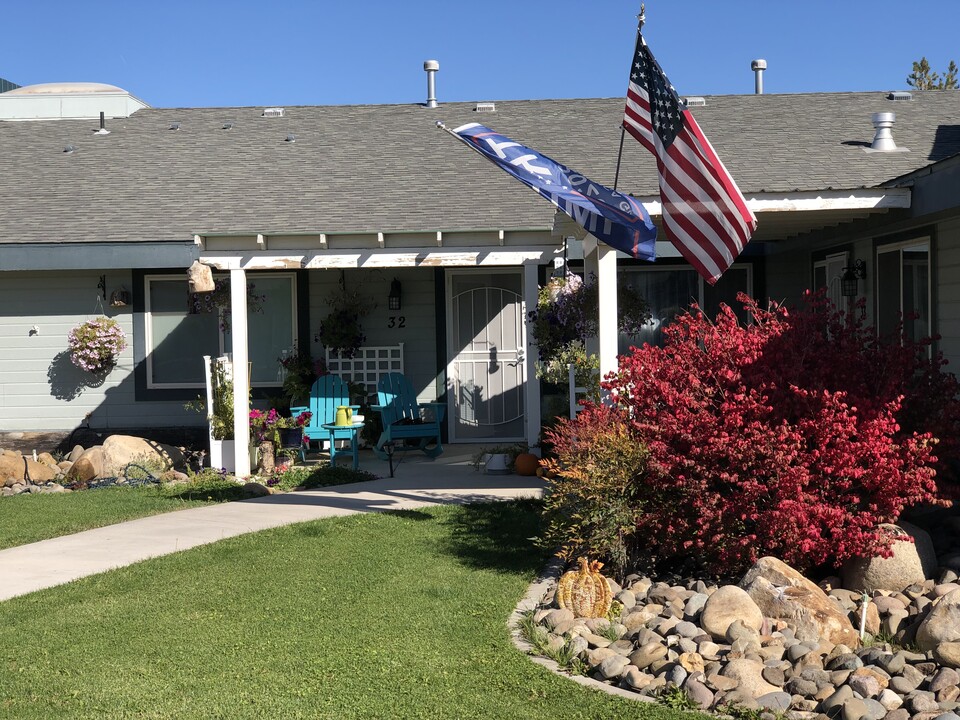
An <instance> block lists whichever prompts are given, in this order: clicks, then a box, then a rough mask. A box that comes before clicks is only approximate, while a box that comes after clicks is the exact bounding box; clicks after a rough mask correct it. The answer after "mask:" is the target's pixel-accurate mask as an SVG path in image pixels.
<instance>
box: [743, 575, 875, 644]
mask: <svg viewBox="0 0 960 720" xmlns="http://www.w3.org/2000/svg"><path fill="white" fill-rule="evenodd" d="M764 560H773V558H764ZM776 562H777V563H779V564H780V565H782V566H783V568H785V569H786V570H788V571H790V573H792V574H793V575H792V577H791V576H788V577H787V578H784V579H786V580H788V582H787V584H786V585H774V584H773V583H772V582H771V581H770V580H769V579H768V578H766V577H765V576H763V575H760V574H753V572H754V571H753V570H751V571H750V572H749V573H747V576H746V577H745V578H744V579H745V580H746V579H747V578H751V577H752V579H750V581H749V582H748V583H747V585H746V591H747V593H748V594H749V595H750V597H751V598H752V599H753V600H754V602H755V603H756V604H757V606H758V607H759V608H760V610H761V611H762V612H763V614H764V615H766V616H767V617H771V618H780V619H783V620H786V621H787V622H788V623H789V624H790V625H791V626H792V627H794V628H795V629H796V635H797V639H799V640H802V641H804V642H819V641H820V639H821V638H822V639H825V640H829V641H830V642H832V643H835V644H844V645H848V646H849V647H858V646H859V645H860V637H859V635H858V634H857V631H856V630H854V629H853V625H851V624H850V620H848V619H847V616H846V614H845V613H844V612H843V610H841V609H840V608H839V607H837V605H835V604H834V603H833V601H831V600H830V598H828V597H827V596H826V594H824V592H823V590H821V589H820V588H818V587H817V586H816V585H814V584H813V583H812V582H810V581H809V580H807V579H806V578H804V577H803V576H802V575H800V574H799V573H797V572H796V571H795V570H793V568H791V567H789V566H788V565H786V564H784V563H780V561H779V560H777V561H776ZM755 567H756V566H755ZM780 574H781V573H776V575H780ZM794 583H795V584H794Z"/></svg>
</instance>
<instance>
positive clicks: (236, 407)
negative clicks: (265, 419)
mask: <svg viewBox="0 0 960 720" xmlns="http://www.w3.org/2000/svg"><path fill="white" fill-rule="evenodd" d="M230 327H231V337H232V338H233V348H232V350H233V438H234V443H233V452H234V462H235V465H234V467H235V468H236V474H237V477H239V478H243V477H248V476H249V475H250V372H249V367H248V366H247V363H248V361H249V351H248V346H247V273H246V272H245V271H244V269H243V268H233V269H231V270H230Z"/></svg>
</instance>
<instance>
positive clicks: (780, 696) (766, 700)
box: [757, 692, 791, 712]
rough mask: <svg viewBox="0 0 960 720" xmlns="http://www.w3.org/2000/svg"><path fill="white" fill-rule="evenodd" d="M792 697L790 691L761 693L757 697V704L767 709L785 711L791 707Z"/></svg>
mask: <svg viewBox="0 0 960 720" xmlns="http://www.w3.org/2000/svg"><path fill="white" fill-rule="evenodd" d="M790 703H791V697H790V694H789V693H785V692H772V693H767V694H766V695H761V696H760V697H758V698H757V705H759V706H760V707H762V708H765V709H767V710H773V711H775V712H784V711H786V710H788V709H789V708H790Z"/></svg>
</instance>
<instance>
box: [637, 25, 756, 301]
mask: <svg viewBox="0 0 960 720" xmlns="http://www.w3.org/2000/svg"><path fill="white" fill-rule="evenodd" d="M623 127H624V129H625V130H626V131H627V132H628V133H630V134H631V135H633V137H635V138H636V139H637V140H638V141H639V142H640V144H641V145H643V146H644V147H645V148H647V149H648V150H649V151H650V152H652V153H653V154H654V156H655V157H656V158H657V170H658V172H659V175H660V178H659V179H660V202H661V204H662V207H663V210H662V212H663V228H664V231H665V232H666V234H667V237H668V238H669V239H670V242H672V243H673V244H674V246H675V247H676V248H677V249H678V250H679V251H680V253H681V254H682V255H683V256H684V257H685V258H686V259H687V261H689V262H690V264H691V265H693V266H694V267H695V268H696V269H697V272H699V273H700V275H702V276H703V278H704V279H705V280H706V281H707V282H708V283H710V284H711V285H712V284H713V283H715V282H716V281H717V279H718V278H719V277H720V276H721V275H722V274H723V272H724V271H725V270H726V269H727V268H728V267H730V265H732V264H733V261H734V260H735V259H736V257H737V256H738V255H739V254H740V253H741V251H742V250H743V248H744V247H745V246H746V244H747V242H748V241H749V240H750V236H751V235H752V234H753V231H754V230H755V229H756V227H757V219H756V218H755V217H754V215H753V213H752V212H750V210H749V209H748V208H747V203H746V201H745V200H744V198H743V195H742V194H741V193H740V189H739V188H738V187H737V184H736V183H735V182H734V181H733V178H732V177H730V173H728V172H727V169H726V168H725V167H724V166H723V163H722V162H720V158H719V157H717V153H716V152H715V151H714V149H713V146H712V145H711V144H710V141H709V140H707V136H706V135H704V134H703V131H702V130H701V129H700V126H699V125H697V121H696V120H694V119H693V115H692V114H691V113H690V111H689V110H687V109H686V107H685V105H684V103H683V102H682V101H681V100H680V98H679V96H678V95H677V91H676V90H674V88H673V85H671V84H670V81H669V80H668V79H667V76H666V75H664V73H663V70H661V69H660V66H659V65H658V64H657V61H656V60H655V59H654V57H653V54H652V53H651V52H650V49H649V48H648V47H647V44H646V43H645V42H644V41H643V36H642V35H640V33H639V32H638V33H637V49H636V52H635V53H634V56H633V65H632V67H631V68H630V84H629V86H628V87H627V107H626V111H625V112H624V117H623Z"/></svg>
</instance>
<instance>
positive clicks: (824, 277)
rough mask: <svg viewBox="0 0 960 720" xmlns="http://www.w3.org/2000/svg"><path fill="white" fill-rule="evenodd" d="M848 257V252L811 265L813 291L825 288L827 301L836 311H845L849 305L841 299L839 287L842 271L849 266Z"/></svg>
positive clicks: (828, 256) (836, 254)
mask: <svg viewBox="0 0 960 720" xmlns="http://www.w3.org/2000/svg"><path fill="white" fill-rule="evenodd" d="M849 257H850V253H848V252H841V253H834V254H832V255H827V257H826V259H824V260H820V261H818V262H815V263H814V264H813V289H814V290H821V289H824V288H826V291H827V299H828V300H830V302H832V303H833V306H834V307H835V308H837V309H844V310H846V309H847V306H848V305H849V303H850V301H849V300H848V299H847V298H845V297H843V293H842V292H841V289H842V288H841V285H840V281H841V279H842V278H843V271H844V270H845V269H846V268H847V266H848V265H849V264H850V263H849Z"/></svg>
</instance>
